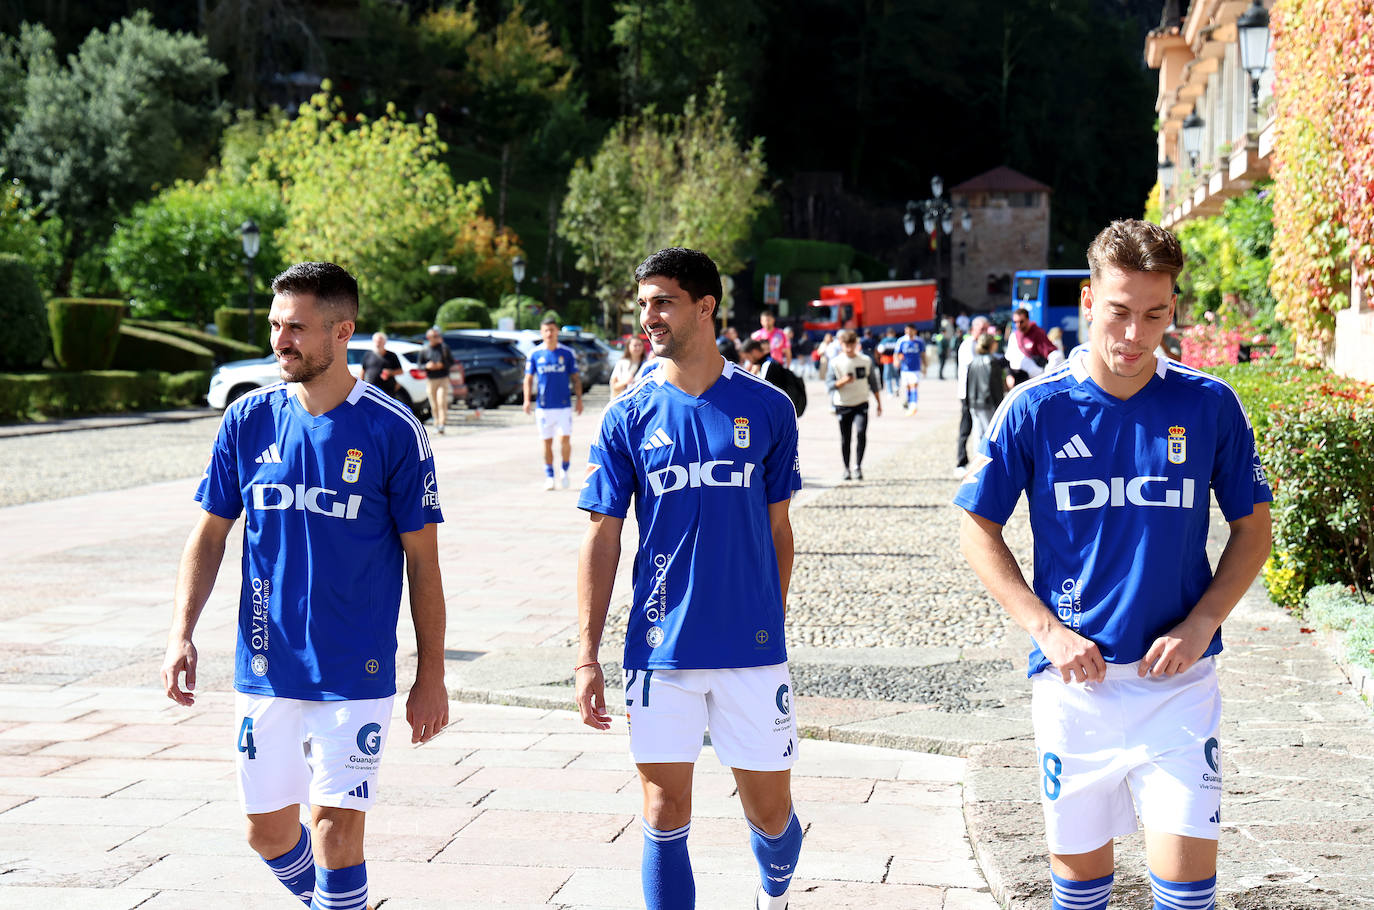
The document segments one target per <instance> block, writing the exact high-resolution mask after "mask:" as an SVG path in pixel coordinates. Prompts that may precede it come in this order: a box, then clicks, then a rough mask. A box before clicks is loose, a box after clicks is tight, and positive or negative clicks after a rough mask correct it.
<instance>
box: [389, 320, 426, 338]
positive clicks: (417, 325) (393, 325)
mask: <svg viewBox="0 0 1374 910" xmlns="http://www.w3.org/2000/svg"><path fill="white" fill-rule="evenodd" d="M428 330H429V323H428V322H421V321H420V320H418V319H398V320H396V321H395V322H388V323H387V324H386V328H385V329H383V331H384V332H386V334H387V335H388V336H390V337H392V338H409V337H410V336H412V335H423V334H424V333H425V332H426V331H428Z"/></svg>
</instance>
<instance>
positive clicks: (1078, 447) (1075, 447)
mask: <svg viewBox="0 0 1374 910" xmlns="http://www.w3.org/2000/svg"><path fill="white" fill-rule="evenodd" d="M1054 457H1055V458H1092V457H1093V453H1092V452H1089V451H1088V447H1087V446H1086V445H1084V444H1083V437H1082V436H1079V435H1078V434H1077V433H1074V434H1073V436H1072V437H1070V438H1069V441H1068V443H1067V444H1066V445H1065V446H1064V448H1062V449H1060V450H1059V451H1058V452H1055V453H1054Z"/></svg>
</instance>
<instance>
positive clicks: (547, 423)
mask: <svg viewBox="0 0 1374 910" xmlns="http://www.w3.org/2000/svg"><path fill="white" fill-rule="evenodd" d="M572 412H573V409H572V408H535V409H534V422H535V424H536V425H537V426H538V427H539V438H540V439H552V438H553V437H554V435H555V434H557V435H559V436H571V435H572V418H573V413H572Z"/></svg>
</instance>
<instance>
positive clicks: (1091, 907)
mask: <svg viewBox="0 0 1374 910" xmlns="http://www.w3.org/2000/svg"><path fill="white" fill-rule="evenodd" d="M1115 878H1116V876H1115V875H1104V876H1103V877H1102V878H1094V879H1092V880H1091V881H1086V882H1076V881H1073V880H1072V879H1067V878H1060V877H1059V876H1057V875H1055V874H1054V873H1053V872H1051V873H1050V880H1051V882H1052V883H1053V885H1054V897H1053V898H1052V902H1051V903H1050V910H1107V901H1108V900H1109V899H1110V898H1111V896H1112V881H1113V879H1115Z"/></svg>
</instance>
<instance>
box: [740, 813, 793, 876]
mask: <svg viewBox="0 0 1374 910" xmlns="http://www.w3.org/2000/svg"><path fill="white" fill-rule="evenodd" d="M749 832H750V834H749V844H750V846H752V847H753V848H754V859H756V860H758V863H759V878H760V880H761V881H762V884H763V890H764V891H766V892H768V896H769V897H781V896H782V895H784V894H786V893H787V889H788V888H790V887H791V886H792V873H793V871H795V870H796V868H797V857H798V856H799V855H800V854H801V846H802V827H801V822H799V821H797V813H795V812H793V813H792V818H791V819H789V820H788V822H787V827H786V828H784V829H783V832H782V833H781V834H779V835H777V836H776V837H775V836H773V835H771V834H765V833H764V832H763V830H762V829H761V828H759V827H757V826H756V825H755V824H754V823H753V822H750V823H749Z"/></svg>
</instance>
